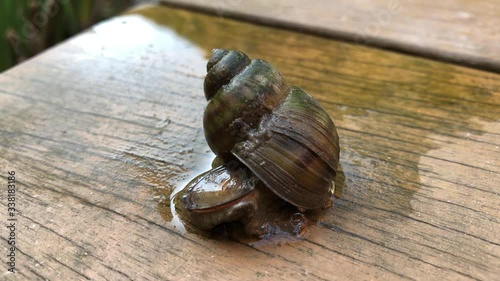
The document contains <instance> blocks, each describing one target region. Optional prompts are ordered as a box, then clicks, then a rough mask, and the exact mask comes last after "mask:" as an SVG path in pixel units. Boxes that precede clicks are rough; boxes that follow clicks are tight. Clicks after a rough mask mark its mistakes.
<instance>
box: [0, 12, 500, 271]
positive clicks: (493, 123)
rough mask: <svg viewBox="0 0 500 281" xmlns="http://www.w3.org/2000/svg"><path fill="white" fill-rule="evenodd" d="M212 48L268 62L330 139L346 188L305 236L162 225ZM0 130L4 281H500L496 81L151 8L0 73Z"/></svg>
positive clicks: (199, 137)
mask: <svg viewBox="0 0 500 281" xmlns="http://www.w3.org/2000/svg"><path fill="white" fill-rule="evenodd" d="M215 47H217V48H229V49H239V50H242V51H244V52H246V53H247V54H249V55H250V56H251V57H258V58H262V59H265V60H268V61H270V62H272V63H273V64H274V65H276V66H277V67H278V69H279V70H280V71H282V72H283V74H284V75H285V77H286V78H287V80H288V82H289V83H290V84H294V85H298V86H300V87H302V88H304V89H305V90H306V91H307V92H308V93H310V94H311V95H312V96H314V97H315V98H316V99H317V100H318V101H319V102H320V103H321V104H322V105H323V106H324V107H325V109H326V110H327V111H328V113H329V114H330V115H331V117H332V118H333V120H334V121H335V123H336V125H337V127H338V132H339V136H340V142H341V167H342V170H343V173H342V174H343V175H342V176H341V177H340V179H339V180H338V182H337V184H338V185H339V186H340V187H342V189H343V192H342V195H341V197H340V198H339V199H336V200H335V201H334V206H333V207H332V208H331V209H329V210H328V211H327V212H326V214H324V215H323V216H322V217H320V218H319V219H318V221H317V222H316V224H314V225H313V226H311V227H310V229H309V232H308V233H307V235H306V236H305V237H303V238H301V239H290V238H286V237H285V238H282V237H273V238H270V239H264V240H261V241H255V240H250V239H246V238H241V239H240V238H238V237H235V238H226V239H208V238H205V237H203V236H200V235H197V234H193V233H189V232H185V231H183V230H182V229H180V225H179V224H178V222H176V221H175V220H174V221H172V219H173V218H172V216H171V214H170V207H169V200H168V198H166V195H167V196H168V194H170V192H171V191H172V190H173V189H174V188H175V187H177V186H179V185H182V183H183V182H185V181H186V180H187V179H189V178H190V177H192V176H193V175H195V174H196V173H198V172H200V171H202V170H204V169H206V168H207V163H208V162H209V161H210V160H211V159H212V158H213V156H212V154H211V153H210V151H209V148H208V146H207V145H206V142H205V140H204V135H203V129H202V113H203V109H204V106H205V100H204V97H203V79H204V75H205V64H206V60H207V58H208V55H209V54H210V50H211V49H212V48H215ZM497 54H498V53H497ZM484 56H486V57H488V55H487V54H486V53H485V54H484ZM0 118H1V120H2V126H1V128H0V168H1V171H2V174H1V178H0V180H1V181H3V182H2V186H4V190H3V192H2V193H1V194H2V195H1V197H0V198H1V199H0V208H1V209H2V210H1V211H0V213H1V214H2V218H3V219H4V221H5V223H7V222H8V221H7V218H8V217H7V203H8V201H7V200H8V199H7V187H6V186H7V181H8V179H7V178H8V174H7V172H8V171H15V177H16V208H17V210H16V212H15V218H16V219H17V221H16V226H17V228H16V245H17V250H16V269H17V273H15V274H11V273H8V272H7V265H6V262H7V257H6V256H7V254H8V252H9V249H8V245H7V241H8V235H9V233H8V232H7V231H6V230H5V229H4V230H3V231H1V232H0V235H1V237H2V246H1V247H0V251H2V252H1V255H2V259H1V261H2V264H3V266H4V267H3V271H2V273H4V274H3V275H2V278H5V279H6V280H45V279H48V280H405V279H409V280H494V279H495V278H498V276H500V236H499V235H498V233H500V208H499V207H500V204H499V203H500V195H499V189H498V188H499V187H500V148H499V147H500V137H499V135H500V75H499V74H496V73H493V72H486V71H482V70H478V69H473V68H467V67H463V66H458V65H455V64H448V63H443V62H438V61H435V60H430V59H426V58H419V57H415V56H409V55H404V54H400V53H395V52H389V51H385V50H380V49H376V48H370V47H363V46H359V45H353V44H349V43H343V42H340V41H336V40H332V39H330V38H325V37H318V36H316V35H308V34H304V33H302V32H295V31H292V30H284V29H278V28H272V27H266V26H261V25H254V24H251V23H246V22H241V21H237V20H234V19H227V18H224V17H220V16H209V15H206V14H200V13H196V12H191V11H186V10H181V9H175V8H171V7H163V6H155V7H144V8H138V9H135V10H132V11H130V12H128V13H127V14H125V15H123V16H121V17H118V18H115V19H112V20H109V21H107V22H104V23H102V24H99V25H98V26H95V27H94V28H93V29H92V30H89V31H87V32H85V33H83V34H81V35H78V36H76V37H74V38H72V39H70V40H69V41H67V42H65V43H63V44H60V45H58V46H56V47H55V48H52V49H50V50H48V51H47V52H45V53H43V54H41V55H39V56H37V57H35V58H33V59H31V60H29V61H27V62H25V63H23V64H21V65H18V66H16V67H14V68H12V69H10V70H8V71H6V72H4V73H2V74H0Z"/></svg>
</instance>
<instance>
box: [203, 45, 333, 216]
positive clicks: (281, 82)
mask: <svg viewBox="0 0 500 281" xmlns="http://www.w3.org/2000/svg"><path fill="white" fill-rule="evenodd" d="M207 70H208V74H207V77H206V80H205V96H206V98H207V100H208V105H207V107H206V109H205V113H204V119H203V125H204V129H205V137H206V139H207V142H208V144H209V146H210V148H211V149H212V151H213V152H214V153H215V154H216V155H217V156H219V157H221V158H222V159H224V160H226V161H229V160H231V159H234V158H236V159H238V161H241V163H243V165H245V166H246V167H247V168H248V169H250V171H252V173H253V174H255V176H257V177H258V178H259V179H260V180H261V181H262V182H263V183H264V184H265V185H266V186H267V187H268V188H269V189H271V190H272V191H273V192H274V193H275V194H276V195H278V196H279V197H281V198H282V199H284V200H285V201H287V202H289V203H291V204H293V205H295V206H297V207H300V208H305V209H316V208H320V207H324V206H326V205H327V203H328V202H329V199H330V196H331V186H332V181H333V180H334V179H335V175H336V171H337V165H338V160H339V140H338V135H337V131H336V129H335V125H334V124H333V121H332V120H331V118H330V117H329V116H328V114H327V113H326V112H325V111H324V110H323V108H322V107H321V106H320V105H319V104H318V103H317V102H316V101H315V100H314V99H313V98H312V97H311V96H309V95H308V94H307V93H305V92H304V91H303V90H302V89H300V88H298V87H294V86H292V87H289V86H288V85H287V83H286V82H285V79H284V78H283V76H282V75H281V73H280V72H279V71H278V70H276V69H275V68H274V67H273V66H272V65H271V64H269V63H267V62H265V61H263V60H259V59H252V60H250V59H249V58H248V57H247V56H246V55H245V54H243V53H242V52H239V51H227V50H219V49H216V50H214V51H213V52H212V57H211V58H210V60H209V62H208V64H207ZM222 201H224V200H223V199H221V202H222Z"/></svg>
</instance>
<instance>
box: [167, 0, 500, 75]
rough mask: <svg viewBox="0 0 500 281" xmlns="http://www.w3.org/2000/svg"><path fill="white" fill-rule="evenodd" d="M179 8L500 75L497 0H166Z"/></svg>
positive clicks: (499, 35)
mask: <svg viewBox="0 0 500 281" xmlns="http://www.w3.org/2000/svg"><path fill="white" fill-rule="evenodd" d="M161 2H163V3H165V4H168V5H173V6H177V7H185V8H189V9H195V10H199V11H202V12H207V13H211V14H214V15H219V16H224V17H232V18H236V19H240V20H241V19H242V20H247V21H249V22H254V23H255V22H257V23H260V24H264V25H271V26H277V27H280V28H285V29H291V30H296V31H297V30H298V31H303V32H307V33H313V34H316V35H320V36H325V37H328V38H333V39H337V40H344V41H348V42H354V43H357V44H365V45H368V46H376V47H381V48H385V49H389V50H396V51H399V52H405V53H409V54H417V55H420V56H425V57H429V58H434V59H438V60H444V61H450V62H455V63H458V64H461V65H467V66H470V67H477V68H481V69H489V70H492V71H496V72H500V44H499V43H498V42H500V30H499V28H498V26H500V2H499V1H492V0H479V1H470V0H442V1H434V0H418V1H405V0H369V1H367V0H334V1H320V0H317V1H307V2H304V1H302V0H273V1H243V0H220V1H206V0H161Z"/></svg>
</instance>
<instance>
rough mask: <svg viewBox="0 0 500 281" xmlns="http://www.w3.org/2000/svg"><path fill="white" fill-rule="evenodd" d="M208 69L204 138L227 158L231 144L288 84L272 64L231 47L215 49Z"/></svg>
mask: <svg viewBox="0 0 500 281" xmlns="http://www.w3.org/2000/svg"><path fill="white" fill-rule="evenodd" d="M207 70H208V73H207V76H206V78H205V84H204V88H205V97H206V99H207V100H208V101H209V103H208V105H207V107H206V109H205V114H204V118H203V125H204V129H205V137H206V139H207V142H208V145H209V146H210V148H211V149H212V151H214V153H215V154H216V155H218V156H220V157H222V158H230V157H231V154H230V150H231V149H232V148H233V147H234V145H235V144H236V143H238V142H241V141H243V140H245V139H247V138H248V135H249V134H250V133H251V131H253V130H256V129H257V126H258V124H259V122H260V120H261V118H262V117H263V116H265V115H266V114H269V113H271V112H272V110H273V109H274V108H275V107H276V106H277V105H278V104H279V103H280V102H281V101H282V100H283V98H284V97H285V96H286V93H287V91H288V85H287V84H286V82H285V80H284V78H283V76H282V75H281V73H279V72H278V71H277V70H276V69H275V68H274V67H273V66H272V65H271V64H269V63H267V62H265V61H263V60H260V59H252V60H250V59H249V58H248V56H247V55H245V54H244V53H242V52H239V51H234V50H231V51H227V50H220V49H216V50H214V51H213V52H212V57H211V58H210V60H209V62H208V64H207Z"/></svg>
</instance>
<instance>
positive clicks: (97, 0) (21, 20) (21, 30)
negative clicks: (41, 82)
mask: <svg viewBox="0 0 500 281" xmlns="http://www.w3.org/2000/svg"><path fill="white" fill-rule="evenodd" d="M131 2H132V1H131V0H0V72H1V71H3V70H5V69H7V68H9V67H11V66H13V65H15V64H16V63H18V62H21V61H23V60H25V59H27V58H29V57H31V56H33V55H35V54H37V53H39V52H41V51H43V50H44V49H46V48H48V47H50V46H52V45H54V44H56V43H57V42H60V41H62V40H64V39H66V38H68V37H70V36H72V35H74V34H75V33H77V32H79V31H81V30H83V29H85V28H87V27H89V26H90V25H92V24H94V23H96V22H97V21H100V20H103V19H105V18H108V17H110V16H113V15H115V14H116V13H118V12H120V11H122V10H123V9H125V8H126V7H128V6H130V4H131Z"/></svg>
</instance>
